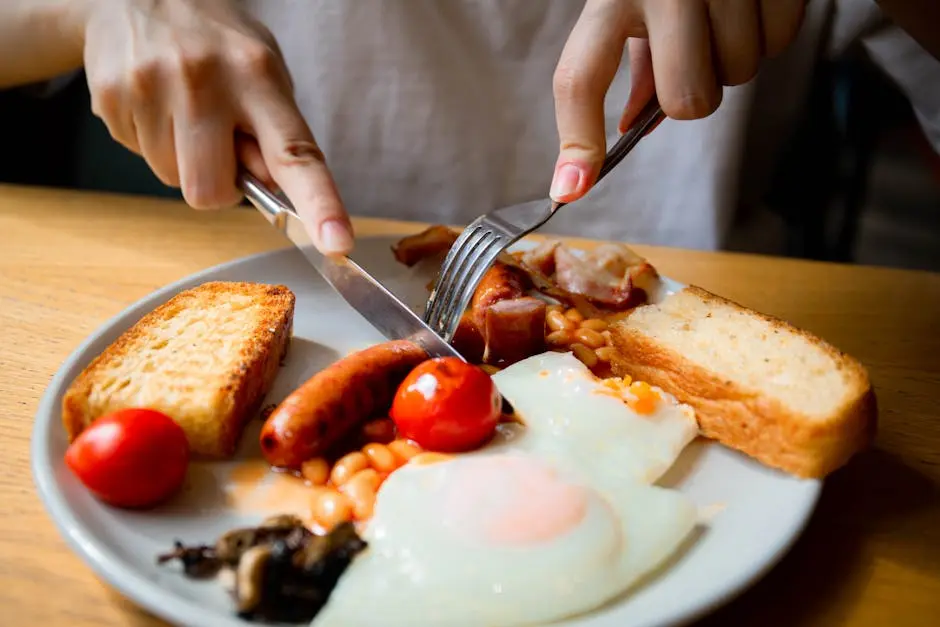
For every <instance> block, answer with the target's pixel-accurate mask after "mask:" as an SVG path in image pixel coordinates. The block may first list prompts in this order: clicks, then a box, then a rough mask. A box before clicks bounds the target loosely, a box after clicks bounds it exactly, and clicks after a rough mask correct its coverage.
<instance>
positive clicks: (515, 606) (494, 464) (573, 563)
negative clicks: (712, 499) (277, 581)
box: [314, 452, 696, 627]
mask: <svg viewBox="0 0 940 627" xmlns="http://www.w3.org/2000/svg"><path fill="white" fill-rule="evenodd" d="M695 522H696V512H695V508H694V506H693V505H692V503H691V502H689V501H688V500H687V499H686V498H684V497H683V496H682V495H681V494H679V493H678V492H674V491H671V490H665V489H663V488H657V487H653V486H647V485H643V484H640V483H637V482H629V483H627V484H624V485H621V486H620V489H619V490H618V492H617V494H616V495H615V498H605V496H604V495H602V494H601V493H600V492H598V491H597V490H594V489H593V488H591V487H589V486H586V485H583V484H580V483H578V482H576V481H574V480H573V479H571V478H569V477H567V476H566V475H565V474H564V473H563V472H560V471H558V470H557V469H556V468H553V467H552V466H551V465H550V464H548V463H545V462H544V461H542V460H540V459H538V458H536V457H534V456H532V455H528V454H524V453H515V452H507V453H501V454H483V455H467V456H459V457H456V458H455V459H453V460H451V461H443V462H438V463H434V464H429V465H409V466H406V467H404V468H402V469H400V470H398V471H396V472H395V473H394V474H393V475H392V476H390V477H389V478H388V480H387V481H386V482H385V484H384V485H383V486H382V489H381V491H380V492H379V495H378V499H377V501H376V506H375V513H374V515H373V518H372V521H371V522H370V524H369V526H368V528H367V530H366V531H365V533H364V535H365V539H366V541H367V542H368V543H369V547H368V548H367V549H366V551H365V552H364V553H363V554H361V555H360V556H359V557H357V559H356V560H355V561H354V562H353V563H352V564H351V565H350V567H349V568H348V569H347V571H346V572H345V573H344V574H343V577H342V578H341V579H340V581H339V584H338V585H337V587H336V588H335V589H334V590H333V593H332V594H331V595H330V599H329V602H328V603H327V605H326V606H325V608H324V609H323V610H322V611H321V613H320V615H319V616H318V617H317V619H316V620H315V621H314V625H316V626H317V627H339V626H345V627H359V626H362V627H365V626H371V625H377V624H382V625H387V626H389V627H397V626H401V627H421V626H425V625H426V626H428V627H432V626H433V627H437V626H440V625H448V626H452V627H460V626H463V625H466V626H467V627H480V626H481V625H500V626H503V627H511V626H513V625H529V624H541V623H544V622H546V621H553V620H558V619H561V618H564V617H566V616H571V615H573V614H577V613H580V612H584V611H588V610H591V609H594V608H596V607H598V606H599V605H601V604H603V603H604V602H606V601H608V600H610V599H611V598H613V597H615V596H617V595H618V594H619V593H620V592H621V591H623V590H625V589H627V588H628V587H629V586H630V585H631V584H633V583H634V582H636V580H637V579H639V578H640V577H642V576H643V575H644V574H645V573H647V572H649V571H650V570H651V569H653V568H655V567H656V566H657V565H659V564H660V563H662V562H663V561H664V560H665V559H666V558H667V557H668V556H670V555H671V554H672V553H673V552H674V551H675V549H676V548H677V546H678V545H679V544H680V543H681V542H682V540H683V539H684V538H685V537H686V535H687V534H688V533H689V532H690V531H691V530H692V528H693V527H694V525H695Z"/></svg>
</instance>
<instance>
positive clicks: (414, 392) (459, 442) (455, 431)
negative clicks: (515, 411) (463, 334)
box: [390, 357, 502, 453]
mask: <svg viewBox="0 0 940 627" xmlns="http://www.w3.org/2000/svg"><path fill="white" fill-rule="evenodd" d="M501 409H502V401H501V398H500V396H499V392H498V391H497V390H496V386H495V385H494V384H493V380H492V379H491V378H490V377H489V375H488V374H486V373H485V372H483V371H482V370H480V369H479V368H477V367H476V366H471V365H470V364H467V363H465V362H463V361H461V360H460V359H457V358H456V357H439V358H437V359H430V360H428V361H426V362H424V363H422V364H421V365H419V366H418V367H416V368H415V369H414V370H412V371H411V372H410V373H409V374H408V376H407V377H405V380H404V381H402V384H401V385H400V386H399V388H398V392H397V393H396V394H395V398H394V400H393V401H392V410H391V412H390V415H391V418H392V420H393V421H395V425H396V426H397V427H398V432H399V434H400V435H402V436H404V437H406V438H408V439H411V440H414V441H415V442H416V443H418V444H419V445H420V446H421V447H422V448H424V449H427V450H431V451H441V452H451V453H456V452H460V451H468V450H471V449H474V448H476V447H478V446H480V445H481V444H483V443H484V442H485V441H486V440H487V439H489V438H490V437H491V436H492V435H493V432H494V431H495V430H496V425H497V424H498V423H499V417H500V413H501V411H500V410H501Z"/></svg>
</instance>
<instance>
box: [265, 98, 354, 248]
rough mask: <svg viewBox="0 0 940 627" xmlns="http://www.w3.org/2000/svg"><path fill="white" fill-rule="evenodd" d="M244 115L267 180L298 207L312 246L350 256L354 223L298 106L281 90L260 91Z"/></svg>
mask: <svg viewBox="0 0 940 627" xmlns="http://www.w3.org/2000/svg"><path fill="white" fill-rule="evenodd" d="M246 113H247V114H248V116H249V120H250V121H251V126H252V129H253V131H254V135H255V137H257V138H258V146H259V147H260V148H261V155H262V157H263V158H264V162H265V164H266V165H267V168H268V171H269V172H270V173H271V177H272V178H273V179H274V180H275V181H276V182H277V184H278V185H279V186H280V188H281V189H282V190H284V193H285V194H286V195H287V197H288V198H289V199H290V201H291V203H293V205H294V207H295V208H296V209H297V213H298V214H299V215H300V218H301V219H302V220H303V221H304V225H305V226H306V227H307V231H308V233H309V234H310V238H311V239H312V240H313V243H314V245H315V246H316V247H317V248H318V249H319V250H321V251H322V252H324V253H325V254H347V253H349V252H350V251H351V250H352V247H353V235H352V225H351V224H350V222H349V217H348V216H347V215H346V210H345V209H344V208H343V203H342V200H340V196H339V191H338V190H337V189H336V184H335V183H334V181H333V177H332V175H331V174H330V171H329V170H328V169H327V167H326V161H325V159H324V157H323V153H322V152H321V151H320V148H319V147H318V146H317V144H316V142H315V141H314V139H313V134H312V133H311V132H310V129H309V127H308V126H307V124H306V122H304V120H303V117H302V115H301V113H300V111H299V110H298V109H297V106H296V105H295V104H294V103H293V101H291V100H290V98H288V97H287V96H285V95H284V94H283V92H269V93H261V94H258V95H257V96H256V97H255V98H254V99H253V100H252V101H250V103H249V104H248V110H247V111H246Z"/></svg>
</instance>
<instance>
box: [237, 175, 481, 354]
mask: <svg viewBox="0 0 940 627" xmlns="http://www.w3.org/2000/svg"><path fill="white" fill-rule="evenodd" d="M239 186H240V187H241V189H242V192H244V194H245V197H246V198H247V199H248V200H249V202H251V204H252V205H254V206H255V208H256V209H257V210H258V211H260V212H261V215H263V216H264V218H265V219H266V220H267V221H268V222H270V223H271V224H272V225H274V227H275V228H277V229H280V231H281V232H283V233H284V234H285V235H286V236H287V238H288V239H289V240H290V241H291V242H293V244H294V246H296V247H297V248H298V249H299V250H300V252H301V253H303V255H304V257H306V258H307V261H309V262H310V265H312V266H313V267H314V269H315V270H316V271H317V272H319V273H320V276H322V277H323V278H324V279H325V280H326V282H327V283H329V284H330V286H331V287H332V288H333V289H334V290H336V292H337V293H338V294H339V295H340V296H342V297H343V299H344V300H345V301H346V302H347V303H349V304H350V305H351V306H352V308H353V309H355V310H356V311H357V312H359V314H360V315H361V316H362V317H363V318H365V319H366V320H368V321H369V323H370V324H371V325H372V326H374V327H375V328H376V329H378V331H379V332H380V333H381V334H382V335H384V336H385V337H386V338H388V339H389V340H410V341H412V342H414V343H415V344H417V345H418V346H420V347H421V348H423V349H424V350H425V351H426V352H427V353H428V355H430V356H431V357H457V358H459V359H464V358H463V356H462V355H461V354H460V353H458V352H457V351H456V350H455V349H454V347H452V346H451V345H450V344H448V343H447V342H445V341H444V340H443V339H442V338H441V336H439V335H438V334H437V333H435V332H434V330H433V329H431V327H429V326H428V325H426V324H425V323H424V321H423V320H422V319H421V318H420V317H419V316H418V315H417V314H415V312H413V311H412V310H411V308H410V307H408V306H407V305H405V304H404V303H403V302H401V301H400V300H399V299H398V298H397V297H396V296H395V295H394V294H392V293H391V292H390V291H388V289H387V288H386V287H385V286H384V285H382V284H381V283H379V282H378V281H377V280H376V279H375V278H374V277H373V276H371V275H370V274H369V273H368V272H366V271H365V270H364V269H363V268H362V266H360V265H359V264H358V263H356V262H355V261H353V260H352V259H350V258H349V257H344V256H327V255H324V254H323V253H321V252H320V251H319V250H317V249H316V247H315V246H314V245H313V242H312V241H311V239H310V236H309V235H308V234H307V229H306V227H304V225H303V223H302V222H301V221H300V217H298V215H297V212H296V210H295V209H294V207H293V205H291V203H290V201H289V200H287V198H283V197H282V196H278V195H275V194H274V193H272V192H271V190H269V189H268V188H267V186H265V184H264V183H262V182H261V181H260V180H258V179H257V178H256V177H254V176H253V175H251V174H249V173H248V172H243V173H242V174H241V175H240V176H239ZM464 361H466V360H464Z"/></svg>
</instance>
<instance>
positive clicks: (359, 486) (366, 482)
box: [342, 468, 382, 520]
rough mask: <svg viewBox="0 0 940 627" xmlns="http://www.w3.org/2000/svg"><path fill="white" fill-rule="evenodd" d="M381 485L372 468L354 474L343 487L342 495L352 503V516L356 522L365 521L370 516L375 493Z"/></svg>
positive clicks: (377, 474) (377, 475)
mask: <svg viewBox="0 0 940 627" xmlns="http://www.w3.org/2000/svg"><path fill="white" fill-rule="evenodd" d="M381 483H382V480H381V479H380V478H379V473H377V472H376V471H375V469H374V468H366V469H365V470H360V471H359V472H357V473H356V474H354V475H353V476H352V477H350V478H349V481H347V482H346V483H345V484H344V485H343V488H342V490H343V494H345V495H346V496H347V497H348V498H349V500H350V502H351V503H352V511H353V515H354V516H355V517H356V519H357V520H365V519H366V518H370V517H371V516H372V508H373V507H374V506H375V493H376V492H377V491H378V489H379V485H380V484H381Z"/></svg>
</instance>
